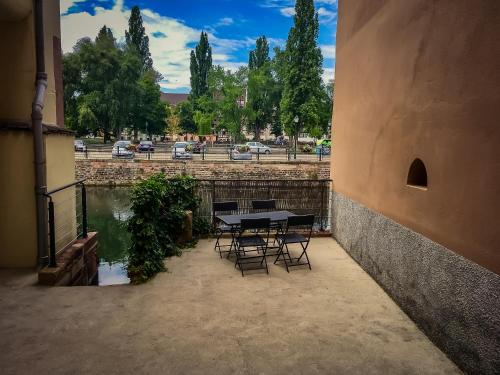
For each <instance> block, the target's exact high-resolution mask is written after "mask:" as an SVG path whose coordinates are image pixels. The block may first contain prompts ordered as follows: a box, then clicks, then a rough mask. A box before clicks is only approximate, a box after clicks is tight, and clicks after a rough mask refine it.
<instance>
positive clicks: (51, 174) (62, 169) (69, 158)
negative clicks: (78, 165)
mask: <svg viewBox="0 0 500 375" xmlns="http://www.w3.org/2000/svg"><path fill="white" fill-rule="evenodd" d="M74 139H75V138H74V137H73V136H72V135H68V134H54V133H49V134H46V135H45V150H46V151H45V152H46V161H47V165H46V173H47V190H48V191H50V190H52V189H55V188H58V187H60V186H63V185H66V184H70V183H72V182H73V181H75V152H74V143H73V142H74ZM52 199H53V202H54V211H55V222H56V223H55V226H56V229H57V230H56V232H55V233H56V250H62V247H63V246H65V245H67V244H68V243H70V242H71V241H72V240H74V239H75V237H76V234H77V225H76V224H77V221H76V214H77V206H78V207H81V194H80V193H79V190H78V188H76V187H71V188H68V189H64V190H62V191H60V192H57V193H54V194H53V195H52Z"/></svg>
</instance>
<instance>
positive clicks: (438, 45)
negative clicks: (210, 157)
mask: <svg viewBox="0 0 500 375" xmlns="http://www.w3.org/2000/svg"><path fill="white" fill-rule="evenodd" d="M499 35H500V4H499V3H498V2H497V1H495V0H480V1H477V2H473V3H470V2H459V1H445V0H443V1H432V2H431V1H428V0H410V1H399V0H377V1H372V0H360V1H349V0H343V1H339V19H338V31H337V56H336V85H335V91H336V92H335V113H334V123H335V129H334V130H333V131H332V139H333V150H334V152H333V154H332V161H331V163H332V164H331V177H332V179H333V189H334V192H333V208H332V209H333V225H332V228H333V229H332V230H333V235H334V237H335V238H336V239H337V240H338V241H339V243H340V244H341V245H342V246H343V247H344V248H345V249H346V251H347V252H348V253H349V254H350V255H351V256H352V257H353V258H354V259H355V260H356V261H357V262H359V263H360V265H361V266H362V267H363V268H364V269H365V270H366V271H367V272H368V273H369V274H370V275H371V276H372V277H373V278H374V279H375V280H376V281H377V282H378V283H379V284H380V285H381V286H382V288H384V289H385V290H386V291H387V292H388V293H389V294H390V295H391V296H392V298H393V299H394V300H395V301H396V302H397V303H398V304H399V305H400V306H401V307H402V308H403V310H404V311H405V312H406V313H407V314H408V315H409V316H410V317H411V318H412V319H413V320H414V321H415V322H416V323H417V324H418V325H419V326H420V327H421V328H422V330H423V331H424V332H425V333H426V334H427V335H428V336H429V337H430V338H431V339H432V340H433V341H434V342H435V343H436V344H437V345H438V346H439V347H440V348H441V349H442V350H443V351H444V352H445V353H446V354H447V355H448V356H450V357H451V358H452V359H453V360H454V361H455V362H456V363H457V364H458V365H459V366H460V367H461V368H462V369H464V370H466V371H467V372H471V373H491V374H492V373H498V371H499V369H500V276H499V274H500V230H499V228H500V215H499V209H500V146H499V145H500V126H499V120H498V108H499V106H500V69H499V68H498V67H499V66H500V38H499Z"/></svg>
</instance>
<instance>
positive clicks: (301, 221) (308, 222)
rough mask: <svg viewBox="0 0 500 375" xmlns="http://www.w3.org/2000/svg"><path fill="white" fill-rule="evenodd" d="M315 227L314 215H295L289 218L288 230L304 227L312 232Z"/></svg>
mask: <svg viewBox="0 0 500 375" xmlns="http://www.w3.org/2000/svg"><path fill="white" fill-rule="evenodd" d="M313 225H314V215H294V216H288V220H287V228H290V227H304V228H306V229H309V230H311V229H312V227H313Z"/></svg>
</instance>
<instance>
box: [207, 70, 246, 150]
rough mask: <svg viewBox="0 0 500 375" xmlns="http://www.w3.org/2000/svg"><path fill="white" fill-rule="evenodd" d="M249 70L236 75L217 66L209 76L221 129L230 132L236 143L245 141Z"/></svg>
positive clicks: (218, 123) (237, 72)
mask: <svg viewBox="0 0 500 375" xmlns="http://www.w3.org/2000/svg"><path fill="white" fill-rule="evenodd" d="M246 77H247V69H246V68H240V69H238V70H237V71H236V72H235V73H233V72H231V71H230V70H225V69H224V68H222V67H221V66H215V67H214V68H213V69H212V70H211V72H210V74H209V86H210V92H211V95H212V98H215V103H214V108H215V111H216V120H217V125H218V128H219V129H225V130H227V131H228V132H229V134H230V136H231V137H232V139H233V140H234V141H240V140H241V139H243V135H242V125H243V123H244V122H245V119H246V109H245V107H244V105H243V103H244V99H245V87H246Z"/></svg>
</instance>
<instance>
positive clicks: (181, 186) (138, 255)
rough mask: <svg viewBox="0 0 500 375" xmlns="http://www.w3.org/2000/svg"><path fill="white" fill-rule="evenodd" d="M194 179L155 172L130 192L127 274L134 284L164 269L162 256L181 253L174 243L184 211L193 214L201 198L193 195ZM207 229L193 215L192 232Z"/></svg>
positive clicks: (180, 227)
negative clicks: (129, 235) (131, 213)
mask: <svg viewBox="0 0 500 375" xmlns="http://www.w3.org/2000/svg"><path fill="white" fill-rule="evenodd" d="M195 188H196V180H195V179H194V178H192V177H190V176H176V177H174V178H172V179H167V178H166V177H165V175H164V174H161V173H160V174H156V175H153V176H151V177H150V178H148V179H146V180H144V181H141V182H140V183H138V184H137V185H136V186H135V188H134V190H133V192H132V212H133V215H132V217H131V218H130V219H129V221H128V230H129V232H130V234H131V246H130V248H129V257H128V267H127V270H128V275H129V277H130V280H131V282H132V283H134V284H138V283H141V282H145V281H147V280H148V279H150V278H151V277H153V276H154V275H156V274H157V273H158V272H162V271H165V265H164V263H163V259H164V258H165V257H169V256H173V255H180V254H181V250H180V248H179V246H178V244H177V242H178V239H179V237H180V235H181V233H182V231H183V227H182V224H183V223H184V218H185V212H186V211H188V210H189V211H192V212H193V215H195V212H196V209H197V208H198V206H199V204H200V198H199V197H197V196H196V195H195ZM207 228H208V230H209V229H210V226H209V225H208V223H204V222H203V220H202V218H198V217H196V216H194V217H193V234H194V235H197V236H200V235H202V234H204V233H203V231H206V230H207Z"/></svg>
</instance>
